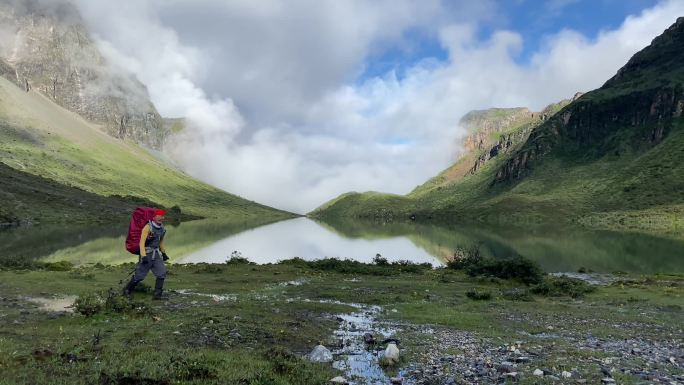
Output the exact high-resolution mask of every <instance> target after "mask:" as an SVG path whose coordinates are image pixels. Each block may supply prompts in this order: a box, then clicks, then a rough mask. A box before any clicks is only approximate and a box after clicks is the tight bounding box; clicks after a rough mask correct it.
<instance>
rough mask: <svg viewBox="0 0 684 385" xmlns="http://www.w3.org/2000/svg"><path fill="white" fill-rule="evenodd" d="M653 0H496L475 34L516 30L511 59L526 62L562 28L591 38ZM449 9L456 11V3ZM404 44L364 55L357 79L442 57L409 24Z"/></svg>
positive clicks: (428, 36) (431, 39) (430, 39)
mask: <svg viewBox="0 0 684 385" xmlns="http://www.w3.org/2000/svg"><path fill="white" fill-rule="evenodd" d="M657 3H658V1H657V0H548V1H540V0H501V1H497V2H496V3H495V6H494V8H493V9H492V11H493V13H492V14H491V15H489V17H488V20H485V21H483V22H481V23H480V25H479V26H478V27H479V28H478V38H479V39H480V40H486V39H487V38H488V37H489V36H491V34H492V32H494V31H497V30H501V29H507V30H511V31H514V32H516V33H518V34H520V35H521V36H522V38H523V41H524V45H523V50H522V52H521V53H520V55H519V56H518V57H516V60H517V61H518V62H519V63H527V62H528V60H529V59H530V57H531V56H532V55H533V54H534V53H535V52H537V51H538V50H539V49H540V48H541V46H542V45H543V44H544V39H545V38H546V37H548V36H550V35H553V34H556V33H558V32H559V31H561V30H563V29H571V30H574V31H577V32H579V33H581V34H582V35H584V36H586V37H588V38H590V39H595V38H596V37H597V36H598V34H599V33H600V32H601V31H606V30H614V29H617V28H618V27H619V26H620V25H621V24H622V23H623V22H624V21H625V18H626V17H627V16H629V15H638V14H639V13H641V11H643V10H644V9H648V8H651V7H653V6H654V5H656V4H657ZM449 12H458V9H457V8H452V9H449ZM404 39H405V41H404V43H403V44H402V45H401V46H399V47H397V46H386V47H383V49H380V50H377V51H376V52H374V53H373V54H371V55H370V56H369V57H368V60H367V62H366V63H365V68H364V70H363V72H362V73H361V75H360V76H359V78H358V79H357V81H359V82H363V81H365V80H367V79H369V78H372V77H376V76H383V75H385V74H386V73H387V72H389V71H395V72H396V74H397V76H398V77H399V78H402V77H403V76H404V74H405V70H406V69H407V68H410V67H411V66H413V65H414V64H415V63H417V62H419V61H421V60H424V59H426V58H434V59H437V60H440V61H444V60H446V58H447V55H448V53H447V51H446V50H445V49H444V47H442V46H441V45H440V43H439V40H438V37H437V36H436V34H434V33H428V32H426V31H425V30H421V29H418V28H412V29H409V30H407V31H405V33H404Z"/></svg>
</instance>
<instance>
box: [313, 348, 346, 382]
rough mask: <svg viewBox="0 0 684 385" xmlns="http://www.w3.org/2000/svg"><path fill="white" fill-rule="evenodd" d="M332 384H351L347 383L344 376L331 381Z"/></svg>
mask: <svg viewBox="0 0 684 385" xmlns="http://www.w3.org/2000/svg"><path fill="white" fill-rule="evenodd" d="M319 346H320V345H319ZM330 383H331V384H349V381H347V379H346V378H344V377H342V376H337V377H335V378H332V379H330Z"/></svg>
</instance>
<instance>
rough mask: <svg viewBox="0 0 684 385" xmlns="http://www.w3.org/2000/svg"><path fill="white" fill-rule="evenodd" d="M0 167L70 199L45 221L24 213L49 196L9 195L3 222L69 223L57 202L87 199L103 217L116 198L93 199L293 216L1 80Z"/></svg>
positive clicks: (220, 213) (236, 214)
mask: <svg viewBox="0 0 684 385" xmlns="http://www.w3.org/2000/svg"><path fill="white" fill-rule="evenodd" d="M0 162H1V163H3V164H5V165H6V166H9V167H11V168H13V169H15V170H18V171H19V172H21V173H23V175H24V177H27V175H29V174H30V175H33V176H37V177H41V178H44V179H40V178H32V179H31V178H29V179H30V180H31V183H34V184H36V186H37V187H36V189H37V190H38V191H40V185H41V184H42V183H41V181H44V180H45V179H47V180H49V181H48V182H46V183H45V186H49V184H50V183H53V182H56V183H58V184H60V185H63V186H62V187H59V188H54V191H61V194H62V195H64V194H66V195H70V194H74V196H71V197H69V198H68V199H66V200H64V201H63V202H62V203H57V202H56V201H55V202H52V203H51V205H53V206H54V211H55V215H54V216H50V215H48V216H45V217H42V216H41V215H40V213H39V212H33V213H32V212H31V210H30V209H29V210H26V209H25V208H30V207H33V206H35V205H39V203H40V202H38V201H40V200H47V199H48V196H47V195H42V194H35V195H27V194H21V193H12V194H7V195H6V199H3V200H2V202H0V208H1V210H0V211H2V215H3V216H4V217H6V218H14V217H19V218H20V219H22V220H33V221H35V220H41V218H42V219H43V220H46V221H65V222H71V221H74V220H77V219H78V218H74V215H71V216H70V217H64V216H60V214H59V213H60V212H62V211H60V208H59V207H60V205H62V204H64V205H67V206H70V207H71V206H72V203H71V202H76V201H79V202H80V201H83V200H84V199H85V201H84V202H90V203H88V204H92V205H94V206H93V207H89V206H87V204H86V206H87V208H89V209H92V210H93V211H95V212H97V211H98V210H100V209H102V210H103V211H102V215H103V216H106V215H108V214H107V213H110V214H112V215H114V212H115V211H116V210H114V211H111V210H109V209H107V208H106V207H108V206H111V205H114V206H116V205H117V204H121V205H123V204H124V203H122V202H121V201H120V200H118V199H119V198H113V199H114V201H110V202H108V203H107V202H99V201H98V199H99V198H97V197H95V196H94V195H95V194H96V195H99V196H112V195H120V196H133V197H138V198H136V199H144V200H148V201H152V202H155V203H157V204H161V205H164V206H166V207H172V206H175V205H178V206H180V208H181V210H182V211H183V212H185V213H189V214H193V215H199V216H203V217H224V218H235V219H238V220H246V219H254V218H261V219H263V220H264V221H271V220H275V219H279V218H286V217H290V216H291V214H289V213H285V212H282V211H279V210H275V209H272V208H270V207H266V206H263V205H260V204H257V203H254V202H251V201H248V200H245V199H242V198H240V197H237V196H235V195H232V194H228V193H226V192H224V191H222V190H219V189H217V188H214V187H211V186H209V185H207V184H205V183H202V182H199V181H197V180H195V179H193V178H191V177H189V176H187V175H185V174H184V173H182V172H180V171H179V170H177V169H175V168H173V167H172V166H169V165H168V164H167V163H165V162H164V161H162V160H160V159H159V158H158V157H155V156H154V155H153V154H152V153H151V152H149V151H148V150H145V149H143V148H142V147H140V146H138V145H137V144H135V143H133V142H132V141H130V140H126V141H121V140H118V139H115V138H113V137H111V136H109V135H106V134H105V133H104V132H103V131H102V130H101V129H100V127H98V126H97V125H96V124H93V123H91V122H88V121H86V120H84V119H83V118H81V117H80V116H78V115H77V114H75V113H73V112H70V111H67V110H65V109H64V108H62V107H60V106H58V105H56V104H55V103H53V102H52V101H51V100H50V99H49V98H48V97H46V96H44V95H42V94H40V93H37V92H34V91H30V92H26V91H25V90H24V89H20V88H18V87H17V86H16V85H15V84H13V83H12V82H10V81H8V80H7V79H4V78H2V77H0ZM2 191H3V192H4V193H7V192H10V184H9V183H6V181H5V180H3V188H2ZM9 196H11V197H12V198H11V199H10V198H8V197H9ZM86 198H87V199H86ZM55 199H61V198H55ZM136 199H133V201H132V202H136V201H137V200H136ZM117 200H118V201H117ZM96 201H98V202H99V203H97V202H96ZM22 207H23V208H22ZM77 211H78V210H76V211H71V212H72V213H76V212H77ZM62 213H63V212H62ZM68 213H69V211H67V212H66V214H68ZM77 216H78V215H77ZM87 218H88V216H86V218H85V219H87ZM82 219H83V218H82Z"/></svg>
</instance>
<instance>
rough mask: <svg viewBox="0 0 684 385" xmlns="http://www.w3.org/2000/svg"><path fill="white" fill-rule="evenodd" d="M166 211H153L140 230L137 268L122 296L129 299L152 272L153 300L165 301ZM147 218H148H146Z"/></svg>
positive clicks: (166, 257)
mask: <svg viewBox="0 0 684 385" xmlns="http://www.w3.org/2000/svg"><path fill="white" fill-rule="evenodd" d="M165 215H166V211H164V210H161V209H155V210H154V217H153V218H152V220H151V221H148V222H147V224H146V225H145V226H144V227H143V228H142V231H141V233H140V252H139V254H138V266H136V268H135V272H134V273H133V277H132V278H131V281H130V282H129V283H128V285H126V288H125V289H124V295H126V296H128V297H131V295H132V293H133V289H135V287H136V286H137V285H138V283H140V282H141V281H142V280H143V279H145V277H146V276H147V273H148V272H149V271H150V270H152V274H154V276H155V278H156V281H155V283H154V296H153V298H154V299H165V297H163V296H162V293H163V290H164V279H165V278H166V266H165V265H164V262H165V261H167V260H168V259H169V257H168V256H167V255H166V250H165V249H164V235H165V234H166V229H164V225H163V224H162V222H163V221H164V216H165ZM148 218H149V217H148Z"/></svg>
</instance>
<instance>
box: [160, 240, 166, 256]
mask: <svg viewBox="0 0 684 385" xmlns="http://www.w3.org/2000/svg"><path fill="white" fill-rule="evenodd" d="M159 250H161V252H162V253H166V249H165V248H164V238H162V240H161V242H159Z"/></svg>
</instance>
